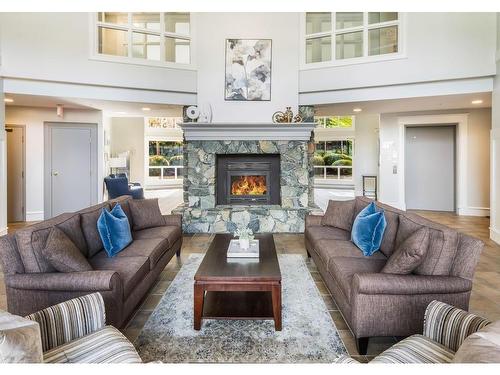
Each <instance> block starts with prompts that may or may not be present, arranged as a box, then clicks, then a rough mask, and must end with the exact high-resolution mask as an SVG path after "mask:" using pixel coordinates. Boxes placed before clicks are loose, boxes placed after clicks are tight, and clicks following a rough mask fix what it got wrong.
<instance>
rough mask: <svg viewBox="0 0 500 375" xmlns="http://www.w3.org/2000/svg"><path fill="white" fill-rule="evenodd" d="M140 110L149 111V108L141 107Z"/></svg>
mask: <svg viewBox="0 0 500 375" xmlns="http://www.w3.org/2000/svg"><path fill="white" fill-rule="evenodd" d="M142 110H143V111H151V108H149V107H142Z"/></svg>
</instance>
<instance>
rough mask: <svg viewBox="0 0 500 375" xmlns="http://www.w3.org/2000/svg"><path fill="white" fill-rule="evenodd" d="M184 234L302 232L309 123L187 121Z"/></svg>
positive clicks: (308, 196) (309, 196) (309, 182)
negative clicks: (246, 229)
mask: <svg viewBox="0 0 500 375" xmlns="http://www.w3.org/2000/svg"><path fill="white" fill-rule="evenodd" d="M181 127H182V128H183V130H184V171H185V174H184V186H183V190H184V203H183V204H182V205H181V206H179V207H178V208H176V209H175V210H174V212H175V213H180V214H182V216H183V230H184V232H186V233H224V232H234V231H235V230H236V228H238V227H250V228H251V229H252V230H253V231H254V232H274V233H275V232H302V231H303V230H304V218H305V215H306V214H307V213H309V212H311V211H312V210H316V209H317V207H316V206H315V205H314V199H313V190H312V188H313V170H312V163H311V158H312V153H313V151H314V149H313V143H312V139H311V134H312V130H313V128H314V124H287V125H282V124H249V123H242V124H226V123H224V124H220V123H219V124H214V123H209V124H206V123H185V124H181Z"/></svg>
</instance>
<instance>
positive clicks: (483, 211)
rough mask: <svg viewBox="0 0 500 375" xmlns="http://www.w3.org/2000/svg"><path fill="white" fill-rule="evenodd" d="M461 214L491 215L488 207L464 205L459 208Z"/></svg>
mask: <svg viewBox="0 0 500 375" xmlns="http://www.w3.org/2000/svg"><path fill="white" fill-rule="evenodd" d="M457 214H458V215H459V216H490V209H489V208H488V207H463V208H459V209H458V210H457Z"/></svg>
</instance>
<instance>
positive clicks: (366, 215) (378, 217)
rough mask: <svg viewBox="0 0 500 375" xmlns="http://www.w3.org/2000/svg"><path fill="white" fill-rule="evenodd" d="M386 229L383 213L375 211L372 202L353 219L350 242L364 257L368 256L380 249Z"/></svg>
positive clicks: (375, 208)
mask: <svg viewBox="0 0 500 375" xmlns="http://www.w3.org/2000/svg"><path fill="white" fill-rule="evenodd" d="M386 227H387V221H386V220H385V215H384V211H383V210H380V211H377V207H376V206H375V203H374V202H372V203H370V204H369V205H368V206H366V207H365V208H363V210H361V212H360V213H359V214H358V216H356V219H354V223H353V224H352V231H351V240H352V242H354V244H355V245H356V246H357V247H359V248H360V249H361V251H362V252H363V254H364V255H365V256H370V255H372V254H373V253H374V252H376V251H378V250H379V249H380V244H381V243H382V237H383V236H384V231H385V228H386Z"/></svg>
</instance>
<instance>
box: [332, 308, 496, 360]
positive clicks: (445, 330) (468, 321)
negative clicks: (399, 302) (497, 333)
mask: <svg viewBox="0 0 500 375" xmlns="http://www.w3.org/2000/svg"><path fill="white" fill-rule="evenodd" d="M489 323H490V321H488V320H486V319H484V318H481V317H480V316H477V315H474V314H471V313H468V312H466V311H464V310H461V309H457V308H456V307H453V306H450V305H448V304H446V303H443V302H439V301H432V302H431V303H430V304H429V306H427V309H426V311H425V315H424V331H423V334H421V335H413V336H410V337H408V338H406V339H404V340H402V341H400V342H398V343H397V344H395V345H393V346H392V347H390V348H389V349H387V350H386V351H384V352H383V353H381V354H380V355H378V356H377V357H375V358H374V359H373V360H372V361H371V362H370V363H450V362H453V359H454V358H455V353H456V352H457V350H458V349H459V348H460V346H461V345H462V343H463V342H464V341H465V339H466V338H467V337H468V336H469V335H472V334H473V333H475V332H477V331H479V330H480V329H481V328H483V327H485V326H486V325H488V324H489ZM335 362H336V363H359V362H358V361H356V360H355V359H353V358H350V357H348V356H341V357H339V358H337V360H336V361H335Z"/></svg>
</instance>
